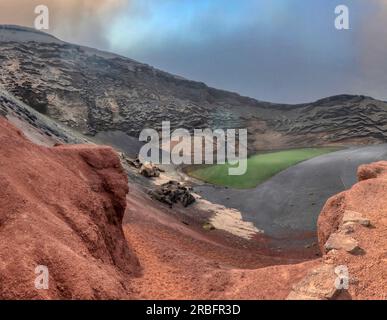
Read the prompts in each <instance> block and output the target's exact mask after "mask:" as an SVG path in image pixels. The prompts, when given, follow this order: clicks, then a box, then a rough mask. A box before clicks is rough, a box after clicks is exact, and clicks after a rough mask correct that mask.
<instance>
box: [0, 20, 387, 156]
mask: <svg viewBox="0 0 387 320" xmlns="http://www.w3.org/2000/svg"><path fill="white" fill-rule="evenodd" d="M0 66H1V75H0V85H1V86H2V87H3V88H4V89H5V90H7V91H9V92H10V93H12V94H13V95H15V96H16V97H17V98H19V99H20V100H22V101H23V102H25V103H26V104H28V105H30V106H31V107H33V108H34V109H36V110H38V111H39V112H41V113H44V114H46V115H48V116H50V117H52V118H53V119H56V120H59V121H60V122H62V123H64V124H66V125H68V126H70V127H72V128H75V129H77V130H79V131H81V132H84V133H87V134H91V135H95V134H97V133H99V132H106V131H107V132H109V131H120V132H124V133H126V134H128V135H130V136H134V137H136V136H137V135H138V133H139V132H140V131H141V130H142V129H143V128H144V127H148V128H155V129H159V128H160V125H161V122H162V121H163V120H169V121H171V125H172V128H178V127H184V128H187V129H193V128H207V127H210V128H244V127H246V128H248V131H249V139H250V144H249V145H250V149H251V151H253V150H255V149H270V148H281V147H284V146H309V145H322V144H329V143H332V142H340V143H346V142H348V143H355V144H356V143H361V144H363V143H379V142H385V141H387V103H386V102H383V101H378V100H374V99H372V98H369V97H364V96H350V95H341V96H335V97H331V98H327V99H323V100H319V101H316V102H314V103H310V104H300V105H281V104H272V103H268V102H261V101H257V100H255V99H251V98H247V97H242V96H240V95H238V94H236V93H231V92H227V91H223V90H218V89H213V88H210V87H208V86H206V85H205V84H204V83H200V82H194V81H190V80H186V79H183V78H181V77H177V76H174V75H171V74H168V73H166V72H163V71H160V70H157V69H155V68H153V67H151V66H148V65H146V64H142V63H139V62H136V61H134V60H131V59H128V58H125V57H122V56H119V55H115V54H111V53H106V52H102V51H98V50H95V49H91V48H87V47H82V46H78V45H73V44H69V43H65V42H62V41H60V40H58V39H57V38H55V37H52V36H51V35H47V34H45V33H41V32H37V31H36V30H33V29H28V28H24V27H23V28H21V27H17V26H2V27H0Z"/></svg>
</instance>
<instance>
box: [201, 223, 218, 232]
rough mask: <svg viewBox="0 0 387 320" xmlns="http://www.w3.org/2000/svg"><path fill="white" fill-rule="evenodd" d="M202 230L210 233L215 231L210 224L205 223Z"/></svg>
mask: <svg viewBox="0 0 387 320" xmlns="http://www.w3.org/2000/svg"><path fill="white" fill-rule="evenodd" d="M203 229H204V230H208V231H212V230H215V229H216V228H215V226H214V225H213V224H212V223H211V222H206V223H205V224H203Z"/></svg>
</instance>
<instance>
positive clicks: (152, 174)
mask: <svg viewBox="0 0 387 320" xmlns="http://www.w3.org/2000/svg"><path fill="white" fill-rule="evenodd" d="M160 172H161V170H160V168H158V167H157V166H155V165H154V164H152V163H150V162H146V163H144V164H143V165H142V166H141V168H140V174H141V175H143V176H144V177H147V178H157V177H160Z"/></svg>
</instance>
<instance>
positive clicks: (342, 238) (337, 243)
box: [325, 233, 360, 253]
mask: <svg viewBox="0 0 387 320" xmlns="http://www.w3.org/2000/svg"><path fill="white" fill-rule="evenodd" d="M325 249H326V250H327V251H330V250H333V249H334V250H345V251H347V252H349V253H355V252H356V251H357V250H359V249H360V248H359V244H358V242H357V241H356V240H355V239H353V238H352V237H350V236H348V235H346V234H343V233H333V234H331V236H330V237H329V239H328V241H327V242H326V243H325Z"/></svg>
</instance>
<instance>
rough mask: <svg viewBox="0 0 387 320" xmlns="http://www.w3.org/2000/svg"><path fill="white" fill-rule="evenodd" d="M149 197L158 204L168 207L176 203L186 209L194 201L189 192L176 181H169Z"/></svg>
mask: <svg viewBox="0 0 387 320" xmlns="http://www.w3.org/2000/svg"><path fill="white" fill-rule="evenodd" d="M151 196H152V197H153V198H155V199H156V200H158V201H160V202H163V203H166V204H168V205H169V206H170V207H172V206H173V204H175V203H178V202H180V203H181V204H182V205H183V206H184V207H188V206H189V205H191V204H192V203H194V202H195V201H196V199H195V197H194V196H193V195H192V194H191V192H190V190H189V189H188V188H187V187H184V186H183V185H182V184H180V183H179V182H177V181H169V182H167V183H165V184H163V185H161V186H160V187H158V188H157V189H156V190H154V191H152V192H151Z"/></svg>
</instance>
